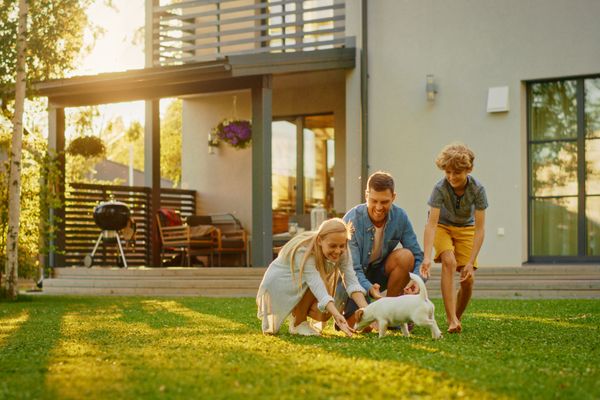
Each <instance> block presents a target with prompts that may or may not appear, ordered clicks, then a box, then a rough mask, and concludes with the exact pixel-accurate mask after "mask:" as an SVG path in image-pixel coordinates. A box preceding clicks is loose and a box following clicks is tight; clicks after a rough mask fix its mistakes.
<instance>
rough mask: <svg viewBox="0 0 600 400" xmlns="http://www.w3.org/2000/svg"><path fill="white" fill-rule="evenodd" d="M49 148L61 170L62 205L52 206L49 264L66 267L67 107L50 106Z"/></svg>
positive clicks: (52, 266)
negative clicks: (53, 234) (53, 233)
mask: <svg viewBox="0 0 600 400" xmlns="http://www.w3.org/2000/svg"><path fill="white" fill-rule="evenodd" d="M48 149H49V150H50V151H52V152H53V154H54V156H55V157H56V158H55V160H56V162H57V164H58V165H57V168H58V171H59V180H58V188H57V190H58V196H59V199H60V206H59V207H58V208H50V215H49V216H48V218H49V219H50V221H49V222H50V226H53V225H54V226H55V232H56V235H55V236H54V237H50V238H49V240H48V245H49V248H50V249H56V250H59V251H58V252H57V251H55V250H50V253H49V254H48V265H49V267H50V268H56V267H64V266H65V256H64V254H63V251H64V250H65V109H64V108H57V107H54V106H52V105H50V106H49V107H48Z"/></svg>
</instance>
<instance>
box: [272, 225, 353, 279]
mask: <svg viewBox="0 0 600 400" xmlns="http://www.w3.org/2000/svg"><path fill="white" fill-rule="evenodd" d="M332 233H344V234H346V238H347V239H348V240H349V239H350V237H351V236H352V226H351V224H346V223H345V222H344V220H343V219H341V218H331V219H328V220H325V221H323V223H322V224H321V225H320V226H319V228H318V229H317V230H316V231H308V232H303V233H299V234H297V235H296V236H294V237H293V238H292V239H291V240H290V241H289V242H287V243H286V244H285V246H283V248H282V249H281V254H280V255H279V257H282V258H283V259H284V260H287V261H288V262H289V263H290V269H291V271H292V277H294V260H295V258H296V253H297V252H298V250H299V249H301V248H305V253H304V257H302V260H301V261H300V268H299V271H298V284H299V285H300V286H301V285H302V273H303V272H304V266H305V265H306V261H307V260H308V259H309V257H311V256H314V258H315V266H316V268H317V271H319V273H321V274H322V275H325V274H327V273H329V272H331V271H330V270H328V268H327V267H326V263H325V255H324V254H323V250H322V249H321V246H320V245H319V243H318V240H317V239H319V238H321V239H323V238H325V237H326V236H327V235H329V234H332ZM346 257H348V249H346V252H345V253H344V255H343V256H342V260H341V261H342V262H345V260H346Z"/></svg>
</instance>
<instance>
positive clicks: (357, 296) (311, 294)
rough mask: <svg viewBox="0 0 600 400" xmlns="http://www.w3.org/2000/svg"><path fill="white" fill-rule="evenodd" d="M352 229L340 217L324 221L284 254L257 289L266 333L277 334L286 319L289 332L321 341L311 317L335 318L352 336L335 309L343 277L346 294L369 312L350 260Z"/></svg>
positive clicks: (296, 239) (295, 239) (297, 238)
mask: <svg viewBox="0 0 600 400" xmlns="http://www.w3.org/2000/svg"><path fill="white" fill-rule="evenodd" d="M350 235H351V231H350V227H349V226H348V225H346V223H345V222H344V221H343V220H342V219H340V218H333V219H329V220H327V221H324V222H323V223H322V224H321V226H319V229H318V230H317V231H315V232H304V233H300V234H298V235H296V236H294V237H293V238H292V240H290V241H289V242H288V243H286V245H285V246H283V248H282V249H281V251H280V253H279V256H278V257H277V258H276V259H275V260H274V261H273V262H272V263H271V265H269V268H267V271H266V272H265V275H264V277H263V280H262V282H261V284H260V288H259V289H258V294H257V296H256V304H257V305H258V313H257V316H258V318H259V319H262V331H263V333H266V334H275V333H277V332H278V331H279V328H280V327H281V323H282V322H283V321H284V320H285V318H286V317H287V316H288V315H290V314H291V315H292V318H290V321H289V325H290V333H291V334H295V335H304V336H318V335H320V331H319V330H318V329H316V328H315V327H313V326H311V325H310V324H309V323H308V321H307V317H311V318H312V319H313V320H316V321H319V322H325V321H327V320H328V319H329V318H330V317H331V316H333V318H334V320H335V323H336V324H337V326H338V327H339V328H340V329H341V330H342V331H343V332H344V333H346V335H348V336H351V335H352V332H353V329H352V328H351V327H350V326H349V325H348V323H347V322H346V319H345V318H344V316H343V315H342V314H341V313H340V312H339V311H338V309H337V308H336V307H335V304H334V300H333V296H334V294H335V293H334V291H335V287H336V281H337V279H338V277H339V276H340V275H341V277H342V279H343V282H344V287H345V288H346V291H347V292H348V295H349V296H350V297H352V299H353V300H354V301H355V302H356V303H357V304H358V306H359V307H366V306H367V301H366V299H365V290H364V289H363V288H362V286H361V285H360V284H359V283H358V280H357V279H356V275H355V274H354V270H353V269H352V265H351V263H350V258H349V257H348V240H349V239H350Z"/></svg>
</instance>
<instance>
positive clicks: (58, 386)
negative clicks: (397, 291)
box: [0, 296, 600, 400]
mask: <svg viewBox="0 0 600 400" xmlns="http://www.w3.org/2000/svg"><path fill="white" fill-rule="evenodd" d="M435 303H436V306H437V320H438V322H439V325H440V328H441V329H442V331H445V325H446V324H445V322H444V318H443V315H442V314H443V307H442V305H441V303H440V301H439V300H436V301H435ZM255 313H256V309H255V305H254V300H253V299H207V298H177V299H170V298H131V297H128V298H114V297H104V298H98V297H94V298H90V297H86V298H82V297H46V296H36V297H29V298H24V299H22V300H21V301H19V302H16V303H6V302H4V303H0V399H19V398H27V399H71V398H72V399H76V398H77V399H115V400H116V399H137V398H144V399H148V398H150V399H152V398H156V399H163V398H181V399H188V398H189V399H195V398H205V399H218V398H227V399H229V398H252V399H254V398H260V399H264V398H273V399H282V398H289V399H317V398H318V399H325V398H340V399H342V398H343V399H355V398H356V399H360V398H372V399H379V398H381V399H383V398H386V399H398V398H407V397H408V398H441V399H446V398H476V399H481V398H523V399H531V398H565V399H586V398H588V399H598V398H600V383H599V382H600V365H599V364H600V346H599V345H600V328H599V326H600V301H594V300H550V301H548V300H546V301H526V300H518V301H505V300H503V301H500V300H477V299H475V300H474V302H473V304H472V306H471V308H470V309H469V310H468V311H467V315H466V316H465V317H464V318H463V327H464V331H463V333H462V334H460V335H447V334H446V335H444V338H443V339H442V340H439V341H434V340H432V339H431V338H430V335H429V331H428V330H426V329H424V328H415V331H414V332H413V337H411V338H404V337H402V336H401V334H400V333H399V332H398V333H396V332H393V333H392V334H390V335H388V337H386V338H384V339H381V340H380V339H378V338H377V336H376V334H366V335H356V336H354V337H352V338H346V337H343V336H342V335H341V334H339V333H338V332H335V331H333V329H332V328H331V326H329V327H328V328H327V329H326V331H325V336H324V337H320V338H306V337H295V336H290V335H289V334H288V333H287V327H286V326H284V328H283V329H282V333H281V334H279V335H278V336H263V335H262V334H261V333H260V324H259V321H258V319H256V316H255Z"/></svg>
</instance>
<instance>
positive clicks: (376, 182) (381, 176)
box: [367, 171, 395, 194]
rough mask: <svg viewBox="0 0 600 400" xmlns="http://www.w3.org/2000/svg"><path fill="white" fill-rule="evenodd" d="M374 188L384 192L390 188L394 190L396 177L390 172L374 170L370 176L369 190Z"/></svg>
mask: <svg viewBox="0 0 600 400" xmlns="http://www.w3.org/2000/svg"><path fill="white" fill-rule="evenodd" d="M371 189H373V190H374V191H376V192H384V191H386V190H388V189H389V190H390V191H391V192H392V194H393V193H395V192H394V178H392V175H391V174H390V173H388V172H384V171H377V172H373V173H372V174H371V176H369V180H368V181H367V190H371Z"/></svg>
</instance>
